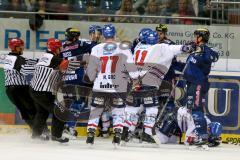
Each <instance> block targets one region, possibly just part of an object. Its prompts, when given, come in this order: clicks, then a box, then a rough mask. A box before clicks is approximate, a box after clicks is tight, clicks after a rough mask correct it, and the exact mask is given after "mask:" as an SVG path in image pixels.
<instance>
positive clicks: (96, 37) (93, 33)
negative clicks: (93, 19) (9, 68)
mask: <svg viewBox="0 0 240 160" xmlns="http://www.w3.org/2000/svg"><path fill="white" fill-rule="evenodd" d="M88 31H89V36H90V39H91V41H95V42H99V41H100V40H101V37H102V27H101V26H98V25H91V26H89V29H88Z"/></svg>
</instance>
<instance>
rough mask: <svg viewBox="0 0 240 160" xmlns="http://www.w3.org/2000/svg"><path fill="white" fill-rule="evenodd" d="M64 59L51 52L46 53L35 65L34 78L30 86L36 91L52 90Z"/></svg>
mask: <svg viewBox="0 0 240 160" xmlns="http://www.w3.org/2000/svg"><path fill="white" fill-rule="evenodd" d="M61 61H62V59H61V58H58V57H56V56H54V55H53V54H51V53H44V54H43V55H42V57H41V58H40V59H39V61H38V63H37V64H36V66H35V70H34V73H33V78H32V80H31V84H30V86H31V87H32V89H33V90H34V91H46V92H52V91H53V90H52V88H53V87H54V85H55V82H56V79H58V75H59V74H58V72H59V71H58V70H55V68H56V67H58V66H59V64H60V63H61Z"/></svg>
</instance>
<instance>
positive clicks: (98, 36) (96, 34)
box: [88, 25, 111, 138]
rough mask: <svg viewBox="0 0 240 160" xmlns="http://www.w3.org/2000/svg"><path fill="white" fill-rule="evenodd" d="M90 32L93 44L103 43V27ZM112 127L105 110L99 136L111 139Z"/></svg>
mask: <svg viewBox="0 0 240 160" xmlns="http://www.w3.org/2000/svg"><path fill="white" fill-rule="evenodd" d="M88 31H89V37H90V41H91V42H92V44H93V45H94V43H95V44H99V43H101V40H102V27H101V26H98V25H91V26H89V28H88ZM110 125H111V114H110V113H109V111H108V110H106V109H105V110H104V111H103V113H102V115H101V118H100V122H99V126H100V130H99V136H102V137H104V138H107V137H109V135H110Z"/></svg>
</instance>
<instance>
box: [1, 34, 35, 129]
mask: <svg viewBox="0 0 240 160" xmlns="http://www.w3.org/2000/svg"><path fill="white" fill-rule="evenodd" d="M8 47H9V48H10V49H11V52H10V53H9V54H8V55H6V57H5V61H4V67H3V68H4V72H5V87H6V94H7V96H8V98H9V99H10V101H11V102H12V103H13V104H14V105H15V106H16V107H17V109H18V110H19V111H20V114H21V117H22V119H23V120H24V121H25V122H26V123H27V124H28V126H29V127H30V128H32V126H33V120H34V117H35V114H36V107H35V106H34V104H33V99H32V98H31V96H30V92H29V82H28V81H27V79H26V77H25V76H24V75H23V74H22V73H21V70H22V68H23V67H24V66H26V65H28V63H29V61H30V60H29V59H26V58H24V57H22V55H23V50H24V41H23V40H22V39H20V38H12V39H9V42H8Z"/></svg>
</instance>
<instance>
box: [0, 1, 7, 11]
mask: <svg viewBox="0 0 240 160" xmlns="http://www.w3.org/2000/svg"><path fill="white" fill-rule="evenodd" d="M7 5H8V0H0V10H6V8H7Z"/></svg>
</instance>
